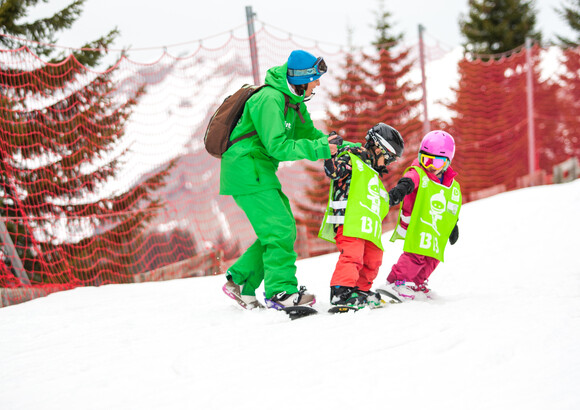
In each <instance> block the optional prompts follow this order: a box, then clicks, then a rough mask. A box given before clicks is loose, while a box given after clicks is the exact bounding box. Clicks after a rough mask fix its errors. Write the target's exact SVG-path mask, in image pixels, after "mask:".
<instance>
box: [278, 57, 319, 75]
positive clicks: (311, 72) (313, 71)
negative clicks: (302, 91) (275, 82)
mask: <svg viewBox="0 0 580 410" xmlns="http://www.w3.org/2000/svg"><path fill="white" fill-rule="evenodd" d="M327 70H328V67H327V66H326V62H325V61H324V58H322V57H318V58H317V59H316V61H315V62H314V65H313V66H312V68H304V69H300V70H293V69H291V68H289V69H288V75H289V76H290V77H306V76H309V75H322V74H324V73H326V71H327Z"/></svg>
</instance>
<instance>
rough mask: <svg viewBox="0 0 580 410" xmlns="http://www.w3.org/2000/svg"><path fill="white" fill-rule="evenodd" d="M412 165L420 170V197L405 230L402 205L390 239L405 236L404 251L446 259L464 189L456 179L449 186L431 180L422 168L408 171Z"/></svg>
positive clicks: (418, 193)
mask: <svg viewBox="0 0 580 410" xmlns="http://www.w3.org/2000/svg"><path fill="white" fill-rule="evenodd" d="M411 168H414V169H415V170H417V172H418V173H419V181H420V182H419V188H418V190H417V198H416V199H415V205H414V206H413V211H412V212H411V218H410V220H409V221H408V223H409V227H408V228H407V231H406V233H405V232H404V230H402V229H401V227H400V225H401V215H402V212H403V207H401V209H400V211H399V219H398V221H397V227H396V228H395V231H394V232H393V236H392V237H391V242H394V241H395V240H397V239H404V240H405V245H404V246H403V250H404V251H405V252H410V253H416V254H418V255H425V256H430V257H432V258H435V259H438V260H440V261H441V262H443V253H444V252H445V246H447V241H448V240H449V235H451V231H452V230H453V228H454V227H455V224H456V223H457V220H458V218H459V211H460V210H461V188H460V187H459V183H458V182H457V181H453V184H451V186H450V187H446V186H444V185H441V184H439V183H437V182H435V181H433V180H431V179H430V178H429V177H428V176H427V174H426V172H425V170H424V169H423V168H421V167H417V166H413V167H409V168H407V169H406V170H405V172H407V171H408V170H409V169H411Z"/></svg>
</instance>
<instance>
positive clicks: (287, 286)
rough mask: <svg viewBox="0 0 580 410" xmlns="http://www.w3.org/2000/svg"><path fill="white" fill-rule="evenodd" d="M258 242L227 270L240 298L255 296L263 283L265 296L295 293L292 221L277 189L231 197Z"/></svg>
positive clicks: (282, 195)
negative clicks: (239, 290) (240, 288)
mask: <svg viewBox="0 0 580 410" xmlns="http://www.w3.org/2000/svg"><path fill="white" fill-rule="evenodd" d="M234 200H235V201H236V203H237V204H238V206H239V207H240V208H242V210H243V211H244V212H245V214H246V216H247V217H248V219H249V220H250V224H252V227H253V228H254V232H255V233H256V236H257V237H258V239H257V240H256V242H254V243H253V244H252V246H250V247H249V248H248V249H247V250H246V252H244V254H243V255H242V256H240V258H239V259H238V260H237V261H236V262H235V263H234V264H233V265H232V266H231V267H230V269H229V273H230V274H231V275H232V279H233V280H234V282H235V283H237V284H238V285H244V288H243V291H242V293H243V294H244V295H255V293H256V289H257V288H258V287H259V286H260V284H261V283H262V280H263V281H264V289H265V292H266V297H267V298H271V297H272V296H274V295H275V294H276V293H279V292H283V291H285V292H287V293H296V292H298V280H297V279H296V252H294V242H295V241H296V221H295V220H294V215H292V210H291V208H290V201H289V200H288V197H286V195H284V193H283V192H282V191H281V190H279V189H269V190H267V191H262V192H256V193H253V194H249V195H234Z"/></svg>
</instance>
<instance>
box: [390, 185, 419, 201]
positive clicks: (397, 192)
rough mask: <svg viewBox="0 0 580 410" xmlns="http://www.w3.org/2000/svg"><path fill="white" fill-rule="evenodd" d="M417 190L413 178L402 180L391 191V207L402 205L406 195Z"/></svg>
mask: <svg viewBox="0 0 580 410" xmlns="http://www.w3.org/2000/svg"><path fill="white" fill-rule="evenodd" d="M414 190H415V184H414V183H413V180H412V179H411V178H401V179H400V180H399V182H398V183H397V186H395V187H394V188H393V189H391V190H390V191H389V206H395V205H398V204H399V203H401V201H402V200H403V198H405V195H409V194H410V193H411V192H413V191H414Z"/></svg>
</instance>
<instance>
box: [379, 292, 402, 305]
mask: <svg viewBox="0 0 580 410" xmlns="http://www.w3.org/2000/svg"><path fill="white" fill-rule="evenodd" d="M377 292H379V293H380V294H381V295H383V296H386V297H387V299H388V302H389V303H403V301H402V300H401V299H400V296H398V295H395V294H394V293H390V292H387V291H386V290H383V289H377Z"/></svg>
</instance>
